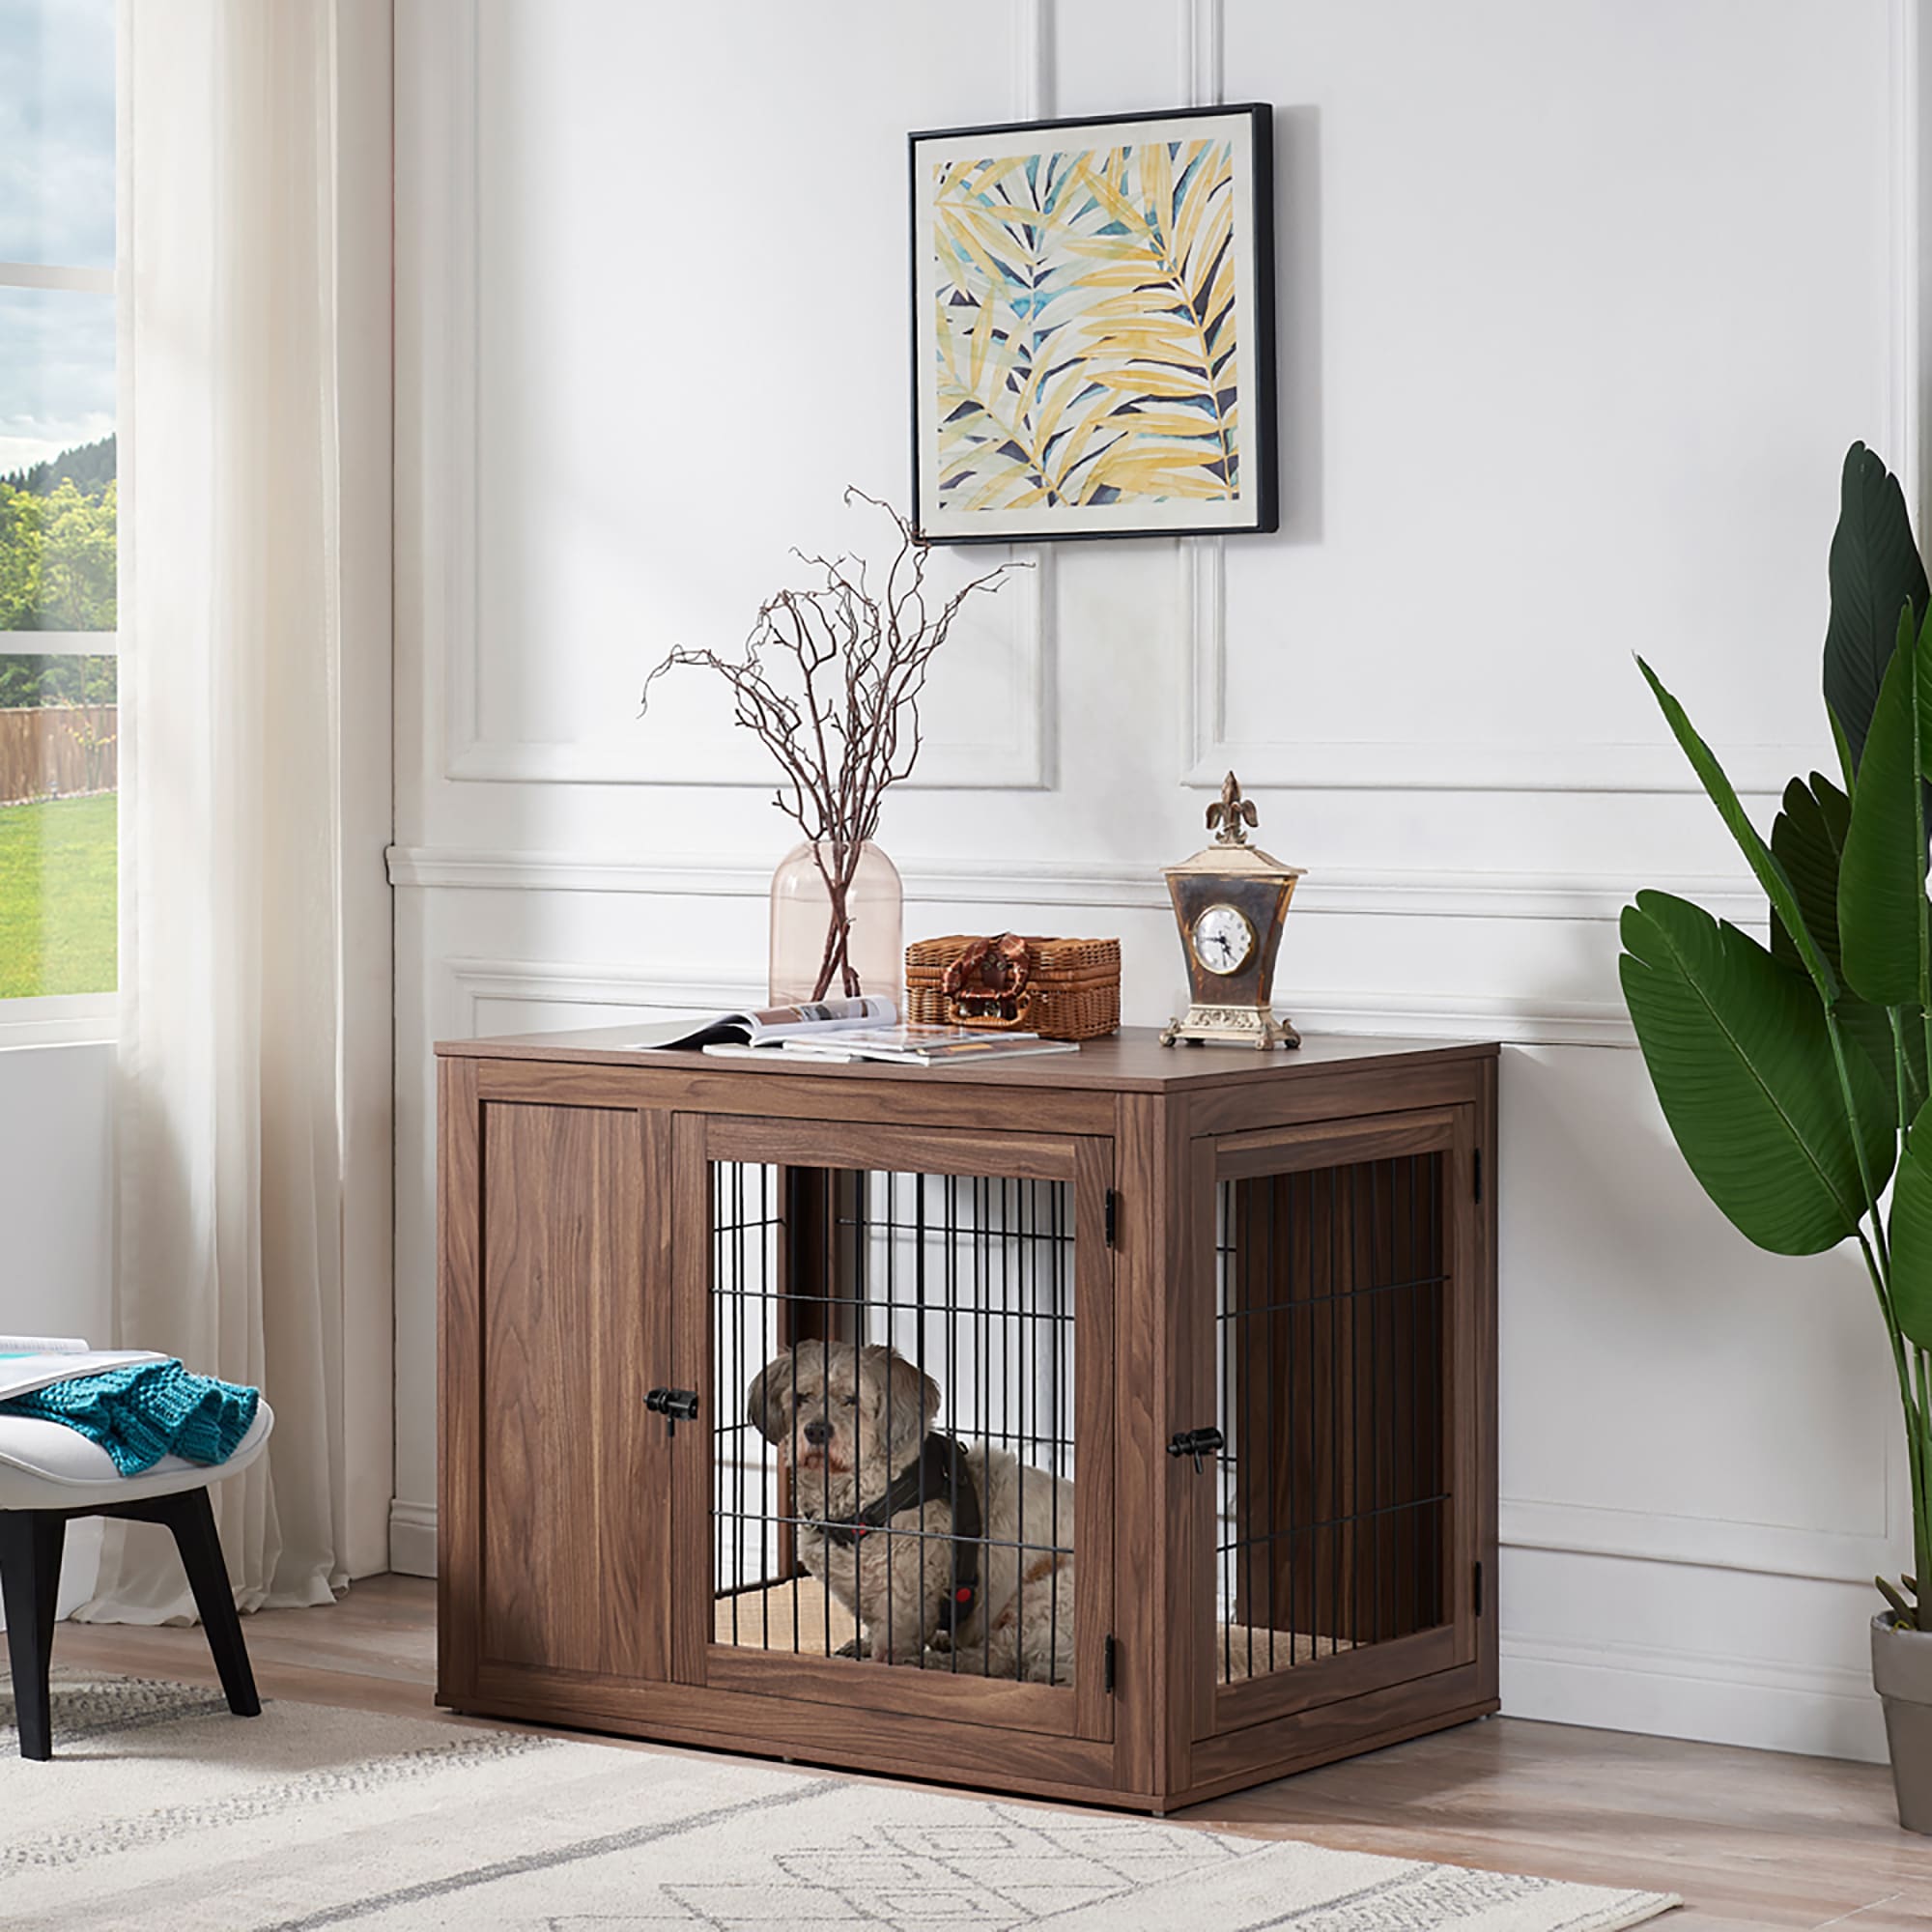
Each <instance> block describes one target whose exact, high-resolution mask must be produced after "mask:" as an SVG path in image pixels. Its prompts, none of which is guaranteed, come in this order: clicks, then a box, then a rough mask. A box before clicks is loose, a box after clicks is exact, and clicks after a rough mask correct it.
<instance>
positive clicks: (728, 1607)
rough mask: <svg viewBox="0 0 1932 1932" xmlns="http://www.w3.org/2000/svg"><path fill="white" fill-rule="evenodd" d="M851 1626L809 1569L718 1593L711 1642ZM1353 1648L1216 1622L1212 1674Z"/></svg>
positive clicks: (845, 1632)
mask: <svg viewBox="0 0 1932 1932" xmlns="http://www.w3.org/2000/svg"><path fill="white" fill-rule="evenodd" d="M857 1634H858V1626H857V1625H856V1624H855V1623H854V1622H853V1620H852V1614H851V1612H850V1611H849V1610H847V1609H846V1607H845V1605H843V1604H841V1603H840V1602H839V1601H838V1598H837V1597H835V1596H833V1595H832V1594H831V1592H830V1591H828V1590H827V1589H826V1588H825V1586H824V1585H823V1584H822V1583H819V1582H817V1581H816V1580H814V1579H813V1578H812V1577H795V1578H793V1579H792V1580H791V1581H789V1582H784V1583H773V1584H771V1585H770V1586H768V1587H767V1588H765V1589H762V1590H761V1589H757V1588H755V1587H754V1588H753V1589H749V1590H736V1591H733V1592H732V1593H731V1594H730V1595H728V1596H724V1597H720V1598H719V1599H718V1601H717V1604H716V1605H715V1606H714V1610H713V1616H712V1641H713V1642H715V1643H726V1644H732V1645H735V1646H737V1647H738V1648H741V1649H746V1650H762V1651H783V1652H786V1653H788V1654H790V1655H792V1656H796V1657H819V1658H823V1657H835V1658H836V1657H837V1656H838V1652H839V1651H840V1650H841V1649H842V1648H843V1646H844V1645H846V1644H848V1643H850V1642H851V1641H852V1639H853V1637H854V1636H856V1635H857ZM1353 1648H1354V1646H1353V1645H1352V1644H1351V1643H1350V1642H1349V1641H1348V1640H1347V1639H1346V1638H1341V1637H1328V1636H1302V1635H1299V1634H1293V1633H1291V1632H1289V1631H1269V1630H1257V1629H1254V1628H1252V1627H1250V1626H1249V1625H1246V1624H1220V1625H1217V1626H1216V1627H1215V1632H1214V1675H1215V1677H1216V1679H1217V1680H1218V1681H1219V1682H1220V1683H1223V1684H1243V1683H1246V1682H1247V1681H1248V1680H1249V1679H1251V1678H1255V1677H1264V1676H1266V1675H1267V1673H1268V1672H1269V1671H1270V1670H1286V1669H1288V1668H1290V1667H1291V1666H1292V1665H1293V1664H1296V1663H1312V1662H1314V1661H1315V1660H1316V1659H1317V1658H1321V1657H1330V1656H1334V1655H1336V1654H1338V1653H1340V1652H1342V1651H1345V1650H1352V1649H1353ZM866 1661H867V1662H869V1661H870V1660H866ZM888 1667H890V1666H888ZM900 1667H901V1668H903V1667H905V1666H900ZM912 1667H914V1668H918V1669H924V1670H946V1671H950V1670H952V1659H951V1657H949V1656H948V1654H947V1653H946V1652H944V1651H939V1650H929V1651H927V1652H926V1653H925V1656H924V1658H923V1661H922V1662H920V1663H919V1664H917V1665H914V1666H912Z"/></svg>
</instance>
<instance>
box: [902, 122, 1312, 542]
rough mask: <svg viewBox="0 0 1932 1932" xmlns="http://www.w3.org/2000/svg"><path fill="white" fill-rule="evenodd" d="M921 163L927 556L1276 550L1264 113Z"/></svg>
mask: <svg viewBox="0 0 1932 1932" xmlns="http://www.w3.org/2000/svg"><path fill="white" fill-rule="evenodd" d="M910 149H911V158H912V311H913V329H912V347H913V502H914V520H915V522H916V524H917V525H918V527H919V532H920V534H921V536H923V537H924V538H926V539H927V540H928V541H931V542H934V543H973V542H981V541H983V542H999V543H1012V542H1038V541H1040V540H1041V539H1044V538H1054V537H1106V536H1115V537H1124V536H1175V535H1188V534H1206V533H1212V532H1217V531H1236V530H1271V529H1273V528H1274V527H1275V524H1276V509H1275V424H1274V245H1273V230H1274V207H1273V203H1274V184H1273V167H1272V158H1273V116H1272V113H1271V111H1270V110H1269V109H1268V108H1267V107H1266V106H1263V105H1249V106H1238V107H1204V108H1180V109H1176V110H1175V111H1173V112H1171V113H1160V114H1128V115H1117V116H1111V117H1093V118H1088V119H1084V120H1077V121H1036V122H1031V123H1024V124H1020V125H1009V126H1004V127H994V128H948V129H944V130H940V131H935V132H927V133H917V134H914V135H912V136H911V137H910Z"/></svg>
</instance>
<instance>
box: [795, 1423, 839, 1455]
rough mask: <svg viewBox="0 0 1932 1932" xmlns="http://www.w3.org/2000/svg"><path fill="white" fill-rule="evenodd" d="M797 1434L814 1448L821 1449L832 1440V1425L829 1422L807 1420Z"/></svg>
mask: <svg viewBox="0 0 1932 1932" xmlns="http://www.w3.org/2000/svg"><path fill="white" fill-rule="evenodd" d="M799 1434H800V1435H803V1436H804V1437H805V1439H806V1440H807V1441H808V1442H810V1444H811V1445H812V1446H813V1447H814V1448H820V1449H822V1448H823V1447H824V1446H825V1444H826V1443H828V1442H830V1441H831V1440H832V1425H831V1423H829V1422H808V1423H807V1424H806V1425H805V1427H804V1428H803V1429H801V1430H800V1431H799Z"/></svg>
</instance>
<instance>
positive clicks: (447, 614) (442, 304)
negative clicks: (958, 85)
mask: <svg viewBox="0 0 1932 1932" xmlns="http://www.w3.org/2000/svg"><path fill="white" fill-rule="evenodd" d="M429 14H430V17H429V18H428V19H426V20H423V21H416V22H411V23H409V24H408V25H407V27H406V29H404V30H403V31H405V32H406V33H407V35H408V37H409V39H408V46H409V49H410V52H411V54H412V58H413V61H414V62H417V63H419V64H420V71H421V72H423V73H435V74H438V75H440V77H441V79H440V85H441V88H442V98H441V99H440V100H438V101H437V102H436V104H435V107H434V109H433V110H432V111H431V112H429V113H427V114H424V115H423V116H422V117H421V126H420V128H419V135H420V137H421V138H419V140H418V142H417V145H416V147H415V150H414V154H413V157H412V158H413V170H414V173H413V179H412V192H413V193H414V194H415V196H417V197H418V198H419V200H420V203H421V212H420V217H419V220H418V221H417V222H416V223H415V224H412V237H411V239H412V244H417V245H421V246H422V247H423V249H424V259H425V261H426V262H428V263H429V264H430V265H431V266H432V272H429V273H426V274H424V275H423V276H422V277H421V279H420V282H419V284H418V285H417V287H416V289H415V291H414V295H415V307H416V309H417V310H418V311H419V314H418V315H417V316H416V317H414V318H412V323H413V327H412V330H411V334H412V345H411V346H412V347H413V348H414V350H415V354H414V355H413V357H412V361H411V363H410V364H409V366H410V367H411V368H412V373H413V375H414V377H415V383H416V387H417V393H416V394H415V395H414V397H413V398H412V402H413V408H414V412H415V415H416V418H417V423H418V426H419V430H420V435H421V444H420V447H419V448H416V449H409V450H405V449H403V448H401V447H400V439H399V452H398V469H399V480H407V481H408V482H411V483H412V484H413V489H412V494H411V497H410V502H411V507H412V521H413V525H414V527H413V529H412V530H411V531H409V532H407V533H406V534H405V536H404V537H403V539H402V541H401V542H400V543H399V546H398V578H399V582H411V581H413V582H415V583H416V584H417V585H418V586H419V597H420V605H419V610H418V611H417V613H416V615H417V621H418V623H419V626H420V638H421V642H422V647H423V665H424V670H425V674H426V679H427V684H428V687H429V688H428V689H426V691H425V693H424V699H425V704H424V715H425V721H426V723H428V724H429V725H430V735H431V736H432V738H435V739H438V740H439V741H440V742H438V744H437V747H436V765H435V769H438V770H440V775H441V776H442V777H443V778H445V779H448V780H451V781H474V782H481V783H495V784H556V785H584V784H600V785H604V784H609V785H704V786H727V787H733V788H741V789H750V790H758V791H767V790H769V789H770V788H771V785H772V777H771V773H770V770H769V768H768V767H769V760H768V759H767V758H766V756H765V754H764V753H763V752H762V751H761V750H759V749H758V748H756V747H754V746H753V745H752V744H750V743H749V742H747V734H746V733H744V732H741V731H737V730H732V731H731V732H730V733H729V734H728V735H727V736H726V737H725V739H723V740H715V739H698V740H693V739H690V738H671V739H660V740H658V741H655V742H650V743H646V742H645V741H644V738H643V736H642V734H641V733H639V734H638V738H637V742H636V748H635V749H631V748H630V747H628V746H627V747H617V746H613V745H611V744H609V743H593V742H584V741H576V740H554V739H529V738H522V737H505V736H493V735H491V733H490V732H488V731H487V730H486V729H485V727H484V724H483V709H484V705H483V691H484V682H485V677H486V674H487V673H486V667H485V665H484V662H483V655H484V629H483V624H482V621H481V616H482V611H481V606H482V597H481V594H480V589H479V583H480V570H481V565H482V559H483V544H482V537H481V526H480V521H479V519H480V512H481V504H480V492H479V489H478V484H477V476H478V470H479V460H480V453H481V445H482V437H481V414H482V409H483V402H482V396H481V388H482V384H481V369H482V363H481V354H480V347H481V345H480V341H479V333H478V317H479V315H480V313H481V311H482V307H483V304H482V299H481V279H480V277H481V266H482V246H483V241H482V233H481V220H482V196H481V180H480V174H479V158H480V146H479V144H480V139H481V128H480V126H479V119H480V102H479V96H478V80H479V45H478V36H479V26H478V20H477V14H476V10H475V8H474V7H472V6H469V5H452V6H449V7H442V8H437V9H434V10H429ZM1009 23H1010V32H1011V35H1012V47H1013V52H1012V76H1013V78H1012V94H1011V108H1012V113H1013V117H1014V118H1015V119H1020V120H1024V119H1031V118H1033V117H1034V116H1036V115H1037V114H1042V113H1048V112H1051V105H1050V102H1051V96H1052V84H1053V75H1052V34H1051V20H1050V15H1049V13H1048V0H1009ZM399 494H400V493H399ZM1009 554H1010V556H1011V557H1012V559H1013V561H1014V562H1016V563H1019V564H1022V565H1025V566H1029V567H1026V568H1022V569H1019V570H1016V571H1015V572H1014V573H1013V577H1012V579H1011V580H1010V581H1009V582H1008V583H1007V584H1006V585H1005V586H1003V588H1002V591H1001V594H1000V599H999V603H1000V606H1001V607H1002V608H1003V609H1004V610H1005V611H1008V612H1009V621H1010V625H1011V648H1012V660H1013V666H1014V674H1013V677H1012V679H1011V681H1010V685H1009V689H1008V691H1007V692H1006V694H1005V697H1006V703H1005V707H1004V713H1003V717H1002V721H1001V725H1000V728H999V729H998V731H997V732H996V733H994V734H992V735H990V736H989V737H987V738H986V739H985V740H983V741H980V742H973V743H965V744H961V743H952V744H947V743H945V742H942V741H939V740H933V741H930V742H929V743H928V744H927V745H926V747H925V748H924V751H923V754H922V756H921V759H920V764H919V769H918V771H917V772H916V773H915V774H914V775H913V776H912V777H911V778H909V779H907V780H905V781H903V782H904V784H905V785H906V786H907V787H908V788H910V789H913V790H920V789H940V788H944V789H949V790H979V791H984V790H1002V791H1039V790H1045V789H1048V788H1050V787H1051V786H1052V785H1053V783H1054V782H1055V776H1056V758H1055V752H1056V748H1057V744H1058V737H1059V729H1058V720H1057V716H1056V710H1057V707H1056V701H1055V700H1056V685H1055V679H1054V677H1053V671H1052V658H1053V649H1054V640H1053V613H1054V609H1055V602H1054V581H1055V570H1054V559H1053V553H1052V550H1051V548H1050V547H1038V546H1024V547H1023V546H1014V547H1012V548H1011V550H1010V552H1009ZM405 566H407V568H405ZM531 642H532V644H534V640H531ZM439 714H440V721H441V723H440V732H439V730H438V729H437V726H436V725H435V723H434V721H435V719H436V718H437V717H438V716H439Z"/></svg>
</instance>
